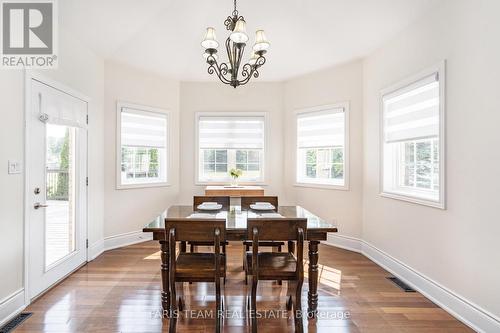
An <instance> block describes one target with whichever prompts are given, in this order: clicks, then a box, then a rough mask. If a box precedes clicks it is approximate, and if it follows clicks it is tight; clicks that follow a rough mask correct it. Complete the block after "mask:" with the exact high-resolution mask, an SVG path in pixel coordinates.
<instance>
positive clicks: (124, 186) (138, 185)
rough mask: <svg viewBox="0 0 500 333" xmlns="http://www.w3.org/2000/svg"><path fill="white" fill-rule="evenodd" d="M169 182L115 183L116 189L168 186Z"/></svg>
mask: <svg viewBox="0 0 500 333" xmlns="http://www.w3.org/2000/svg"><path fill="white" fill-rule="evenodd" d="M170 186H172V184H170V183H143V184H120V185H116V189H117V190H133V189H141V188H153V187H170Z"/></svg>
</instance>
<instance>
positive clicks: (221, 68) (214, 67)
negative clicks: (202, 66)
mask: <svg viewBox="0 0 500 333" xmlns="http://www.w3.org/2000/svg"><path fill="white" fill-rule="evenodd" d="M211 57H212V59H210V57H209V60H210V63H209V65H210V66H208V70H207V71H208V74H214V73H215V74H216V75H217V77H218V78H219V80H221V81H222V83H225V84H230V83H231V81H229V80H228V79H226V77H225V76H224V75H225V74H227V64H226V63H222V64H220V65H219V64H217V60H215V58H214V57H213V56H211Z"/></svg>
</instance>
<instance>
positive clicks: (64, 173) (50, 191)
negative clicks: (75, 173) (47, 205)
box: [46, 169, 69, 200]
mask: <svg viewBox="0 0 500 333" xmlns="http://www.w3.org/2000/svg"><path fill="white" fill-rule="evenodd" d="M46 175H47V180H46V185H47V200H68V197H69V196H68V188H69V172H68V170H62V169H47V174H46Z"/></svg>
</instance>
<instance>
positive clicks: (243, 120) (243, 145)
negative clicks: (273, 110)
mask: <svg viewBox="0 0 500 333" xmlns="http://www.w3.org/2000/svg"><path fill="white" fill-rule="evenodd" d="M198 126H199V132H198V135H199V147H200V149H263V148H264V117H243V116H242V117H215V116H201V117H200V118H199V123H198Z"/></svg>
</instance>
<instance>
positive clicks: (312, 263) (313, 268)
mask: <svg viewBox="0 0 500 333" xmlns="http://www.w3.org/2000/svg"><path fill="white" fill-rule="evenodd" d="M318 244H319V242H318V241H310V242H309V292H308V294H307V298H308V300H307V312H309V314H311V315H315V314H316V313H317V311H318Z"/></svg>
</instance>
